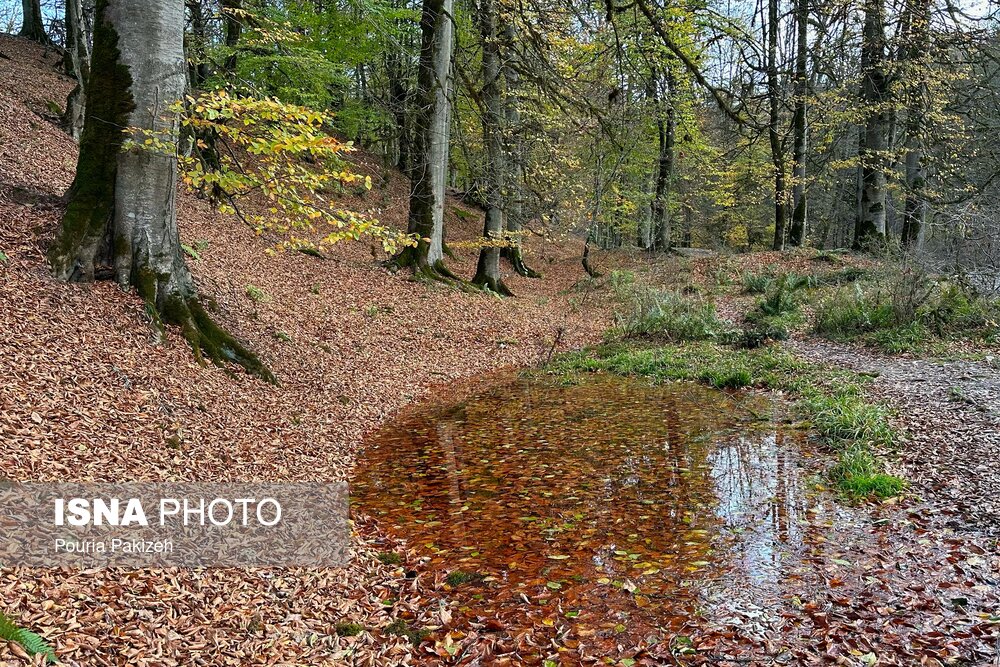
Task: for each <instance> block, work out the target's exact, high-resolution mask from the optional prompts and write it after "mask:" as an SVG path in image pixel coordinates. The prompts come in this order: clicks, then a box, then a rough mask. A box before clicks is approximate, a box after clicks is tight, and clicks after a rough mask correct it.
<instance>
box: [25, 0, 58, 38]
mask: <svg viewBox="0 0 1000 667" xmlns="http://www.w3.org/2000/svg"><path fill="white" fill-rule="evenodd" d="M21 17H22V18H21V31H20V32H19V33H17V36H18V37H27V38H28V39H31V40H34V41H36V42H38V43H39V44H45V45H48V44H51V43H52V40H51V39H49V36H48V35H47V34H46V33H45V23H44V20H43V17H42V1H41V0H21Z"/></svg>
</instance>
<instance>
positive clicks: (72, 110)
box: [63, 0, 90, 141]
mask: <svg viewBox="0 0 1000 667" xmlns="http://www.w3.org/2000/svg"><path fill="white" fill-rule="evenodd" d="M63 64H64V66H65V69H66V73H67V74H68V75H70V76H71V77H73V79H74V80H75V81H76V86H75V87H74V88H73V90H72V91H71V92H70V94H69V97H68V98H67V99H66V111H65V113H64V114H63V125H64V127H65V128H66V130H67V131H68V132H69V133H70V136H72V137H73V139H75V140H76V141H80V135H81V134H82V133H83V123H84V119H85V114H86V109H87V79H88V78H90V45H89V44H88V42H87V36H86V33H85V32H84V20H83V6H82V4H81V2H80V0H66V53H65V55H64V57H63Z"/></svg>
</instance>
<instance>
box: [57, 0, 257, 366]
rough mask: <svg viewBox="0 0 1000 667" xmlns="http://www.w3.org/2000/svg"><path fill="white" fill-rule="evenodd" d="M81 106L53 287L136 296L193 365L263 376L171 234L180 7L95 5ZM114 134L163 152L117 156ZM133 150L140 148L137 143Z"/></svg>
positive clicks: (103, 0) (172, 3)
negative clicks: (78, 284) (217, 318)
mask: <svg viewBox="0 0 1000 667" xmlns="http://www.w3.org/2000/svg"><path fill="white" fill-rule="evenodd" d="M95 14H96V15H95V26H94V50H93V57H92V69H91V77H90V79H89V83H90V91H89V92H90V103H89V104H88V105H87V113H86V121H85V123H84V129H83V135H82V137H81V139H80V157H79V161H78V163H77V170H76V178H75V179H74V181H73V184H72V186H71V187H70V190H69V193H68V197H67V198H68V203H67V207H66V212H65V214H64V216H63V220H62V226H61V228H60V231H59V234H58V237H57V238H56V240H55V243H54V244H53V245H52V247H51V248H50V250H49V260H50V262H51V265H52V270H53V273H54V275H55V276H56V278H59V279H62V280H69V281H91V280H95V279H105V278H110V279H113V280H115V281H116V282H118V284H119V285H121V286H122V287H123V288H130V287H131V288H135V289H136V291H137V293H138V294H139V296H140V297H141V298H142V299H143V300H144V301H145V302H146V306H147V312H149V313H150V315H151V316H152V319H153V321H154V325H155V326H157V327H158V328H160V327H162V325H163V324H176V325H179V326H180V327H181V329H182V331H183V334H184V336H185V338H186V339H187V340H188V341H189V342H190V344H191V346H192V348H193V350H194V352H195V354H196V356H197V357H198V358H199V359H205V358H207V359H210V360H212V361H215V362H216V363H220V364H222V363H225V362H227V361H235V362H237V363H239V364H240V365H242V366H244V367H245V368H246V369H247V370H248V371H250V372H252V373H254V374H257V375H259V376H261V377H264V378H266V379H273V377H272V376H271V374H270V372H269V371H268V370H267V369H266V368H264V367H263V365H262V364H261V363H260V361H259V360H258V359H257V358H256V357H255V356H254V355H253V354H252V353H251V352H249V351H248V350H247V349H246V348H245V347H243V345H241V344H240V343H238V342H237V341H236V340H235V339H234V338H233V337H232V336H231V335H230V334H228V333H226V332H225V331H223V330H221V329H220V328H219V327H218V326H217V325H216V324H215V323H214V322H212V320H211V319H210V317H209V316H208V314H207V313H206V312H205V309H204V308H203V306H202V304H201V302H200V301H199V300H198V297H197V293H196V290H195V287H194V282H193V280H192V278H191V274H190V272H189V271H188V269H187V266H186V265H185V263H184V255H183V253H182V252H181V245H180V237H179V235H178V231H177V214H176V202H175V197H176V191H177V187H176V186H177V160H176V157H175V156H176V144H177V133H178V118H177V114H176V113H175V112H174V111H172V110H171V105H172V104H173V103H174V102H175V101H177V100H179V99H181V97H182V96H183V95H184V90H185V74H184V49H183V43H184V4H183V0H165V1H163V2H154V3H147V2H145V1H144V0H98V2H97V6H96V12H95ZM122 128H137V130H138V131H139V132H140V133H143V134H146V135H148V136H153V137H156V139H157V140H158V141H159V142H162V143H163V144H165V146H164V150H158V151H154V150H145V149H141V148H132V149H128V150H123V148H124V141H125V138H126V137H125V135H124V134H123V132H122ZM138 143H142V142H141V141H140V142H138Z"/></svg>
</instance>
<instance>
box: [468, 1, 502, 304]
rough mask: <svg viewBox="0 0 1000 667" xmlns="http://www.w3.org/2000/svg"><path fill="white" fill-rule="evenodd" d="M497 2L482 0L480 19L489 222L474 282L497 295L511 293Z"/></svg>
mask: <svg viewBox="0 0 1000 667" xmlns="http://www.w3.org/2000/svg"><path fill="white" fill-rule="evenodd" d="M496 19H497V16H496V5H495V4H494V1H493V0H479V6H478V7H477V8H476V21H477V23H478V24H479V34H480V37H481V38H482V75H483V87H482V92H481V98H482V101H483V114H482V121H483V143H484V145H485V148H486V182H485V185H484V188H483V199H484V203H485V205H486V221H485V223H484V226H483V241H484V245H483V247H482V249H480V251H479V262H478V264H477V265H476V275H475V277H474V278H473V279H472V283H473V284H474V285H479V286H480V287H483V288H486V289H489V290H492V291H493V292H496V293H497V294H503V295H508V296H509V295H510V293H511V292H510V290H509V289H507V286H506V285H504V283H503V279H502V278H501V277H500V246H499V245H498V244H500V243H501V242H502V241H503V230H504V221H503V219H504V210H503V209H504V192H503V178H504V172H505V167H504V162H505V161H504V154H503V153H504V132H503V100H502V93H501V90H502V88H501V85H500V45H499V43H498V41H497V21H496Z"/></svg>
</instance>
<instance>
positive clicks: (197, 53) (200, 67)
mask: <svg viewBox="0 0 1000 667" xmlns="http://www.w3.org/2000/svg"><path fill="white" fill-rule="evenodd" d="M201 3H202V0H188V2H187V7H188V9H189V10H190V11H191V43H190V44H187V45H185V48H184V52H185V53H187V54H189V59H188V78H189V80H190V81H191V88H193V89H194V90H200V89H201V87H202V85H204V83H205V81H206V80H207V79H208V77H209V76H211V73H212V72H211V70H210V69H209V66H208V58H207V57H206V54H205V47H206V46H207V44H208V34H207V32H206V30H205V11H204V8H203V7H202V4H201Z"/></svg>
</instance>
